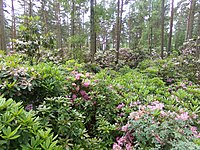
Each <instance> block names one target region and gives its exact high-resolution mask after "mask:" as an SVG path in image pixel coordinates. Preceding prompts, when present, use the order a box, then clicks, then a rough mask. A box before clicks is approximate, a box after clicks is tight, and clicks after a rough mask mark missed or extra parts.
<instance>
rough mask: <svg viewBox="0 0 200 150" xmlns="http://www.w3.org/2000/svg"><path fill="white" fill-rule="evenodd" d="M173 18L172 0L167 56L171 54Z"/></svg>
mask: <svg viewBox="0 0 200 150" xmlns="http://www.w3.org/2000/svg"><path fill="white" fill-rule="evenodd" d="M173 18H174V0H172V4H171V18H170V31H169V41H168V50H167V55H168V56H169V55H170V53H171V42H172V28H173Z"/></svg>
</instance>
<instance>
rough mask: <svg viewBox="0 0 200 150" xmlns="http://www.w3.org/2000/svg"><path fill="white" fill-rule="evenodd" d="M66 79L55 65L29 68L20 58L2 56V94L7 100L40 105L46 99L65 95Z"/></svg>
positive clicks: (0, 64)
mask: <svg viewBox="0 0 200 150" xmlns="http://www.w3.org/2000/svg"><path fill="white" fill-rule="evenodd" d="M13 62H16V63H13ZM64 78H65V76H64V75H63V72H62V70H61V69H59V67H57V66H56V65H54V64H53V63H39V64H37V65H33V66H28V65H27V64H26V63H22V58H21V57H20V56H15V55H11V56H8V57H6V56H5V55H2V58H1V63H0V79H1V80H0V93H1V94H2V95H4V96H5V97H6V98H13V99H15V100H16V101H23V102H24V104H28V103H32V104H34V105H38V104H39V103H41V102H42V101H43V99H44V98H45V97H53V96H59V95H62V94H63V92H64V88H63V87H64V81H65V79H64Z"/></svg>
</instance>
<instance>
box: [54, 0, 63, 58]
mask: <svg viewBox="0 0 200 150" xmlns="http://www.w3.org/2000/svg"><path fill="white" fill-rule="evenodd" d="M55 12H56V14H55V15H56V28H57V29H56V30H57V33H56V40H57V49H59V48H61V49H62V37H61V24H60V3H59V1H58V0H57V1H56V11H55ZM61 55H63V52H61Z"/></svg>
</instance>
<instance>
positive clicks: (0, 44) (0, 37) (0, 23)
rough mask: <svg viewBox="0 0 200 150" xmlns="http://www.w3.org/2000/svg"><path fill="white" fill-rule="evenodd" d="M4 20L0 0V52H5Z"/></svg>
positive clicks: (1, 1) (0, 0)
mask: <svg viewBox="0 0 200 150" xmlns="http://www.w3.org/2000/svg"><path fill="white" fill-rule="evenodd" d="M5 38H6V37H5V20H4V12H3V0H0V50H5V51H6V41H5Z"/></svg>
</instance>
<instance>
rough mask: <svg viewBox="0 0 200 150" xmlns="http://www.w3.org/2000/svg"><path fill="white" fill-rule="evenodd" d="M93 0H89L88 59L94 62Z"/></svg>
mask: <svg viewBox="0 0 200 150" xmlns="http://www.w3.org/2000/svg"><path fill="white" fill-rule="evenodd" d="M94 5H95V2H94V0H90V26H91V27H90V61H91V63H94V62H95V59H94V55H95V53H96V33H95V16H94V15H95V14H94Z"/></svg>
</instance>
